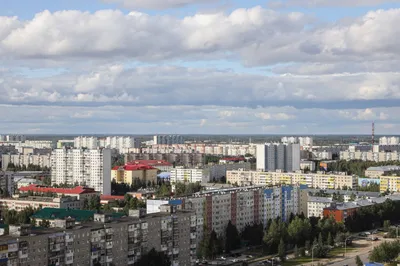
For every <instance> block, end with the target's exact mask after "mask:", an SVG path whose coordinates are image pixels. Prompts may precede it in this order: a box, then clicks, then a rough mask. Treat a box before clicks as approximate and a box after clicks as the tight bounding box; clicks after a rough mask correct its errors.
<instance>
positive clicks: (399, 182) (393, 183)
mask: <svg viewBox="0 0 400 266" xmlns="http://www.w3.org/2000/svg"><path fill="white" fill-rule="evenodd" d="M379 190H380V192H381V193H384V192H386V191H389V192H400V176H381V177H380V186H379Z"/></svg>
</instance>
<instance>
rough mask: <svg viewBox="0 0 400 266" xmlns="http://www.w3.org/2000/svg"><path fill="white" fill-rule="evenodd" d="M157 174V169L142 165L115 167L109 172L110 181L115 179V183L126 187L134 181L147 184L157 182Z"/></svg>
mask: <svg viewBox="0 0 400 266" xmlns="http://www.w3.org/2000/svg"><path fill="white" fill-rule="evenodd" d="M157 172H158V169H156V168H154V167H152V166H148V165H143V164H135V165H130V164H127V165H124V166H116V167H114V168H113V169H112V170H111V179H115V181H116V182H117V183H125V184H128V185H131V184H133V182H134V180H135V179H140V180H141V181H145V182H146V183H147V182H149V181H150V182H153V181H154V182H157Z"/></svg>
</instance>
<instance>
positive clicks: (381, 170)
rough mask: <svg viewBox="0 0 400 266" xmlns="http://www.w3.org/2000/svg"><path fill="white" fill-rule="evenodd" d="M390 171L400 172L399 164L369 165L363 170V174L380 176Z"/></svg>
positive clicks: (372, 176)
mask: <svg viewBox="0 0 400 266" xmlns="http://www.w3.org/2000/svg"><path fill="white" fill-rule="evenodd" d="M391 172H400V166H398V165H385V166H376V167H369V168H367V170H365V176H367V177H369V178H380V177H381V176H383V175H387V174H389V173H391Z"/></svg>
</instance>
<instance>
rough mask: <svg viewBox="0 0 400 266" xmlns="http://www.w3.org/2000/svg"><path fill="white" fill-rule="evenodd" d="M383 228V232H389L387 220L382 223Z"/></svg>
mask: <svg viewBox="0 0 400 266" xmlns="http://www.w3.org/2000/svg"><path fill="white" fill-rule="evenodd" d="M383 228H384V230H385V231H386V232H387V231H389V228H390V221H389V220H385V221H384V222H383Z"/></svg>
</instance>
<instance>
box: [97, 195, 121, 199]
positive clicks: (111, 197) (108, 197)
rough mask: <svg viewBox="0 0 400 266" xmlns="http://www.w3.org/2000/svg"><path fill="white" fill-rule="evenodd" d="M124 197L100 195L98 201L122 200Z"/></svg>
mask: <svg viewBox="0 0 400 266" xmlns="http://www.w3.org/2000/svg"><path fill="white" fill-rule="evenodd" d="M124 199H125V197H124V196H113V195H101V196H100V200H124Z"/></svg>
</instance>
